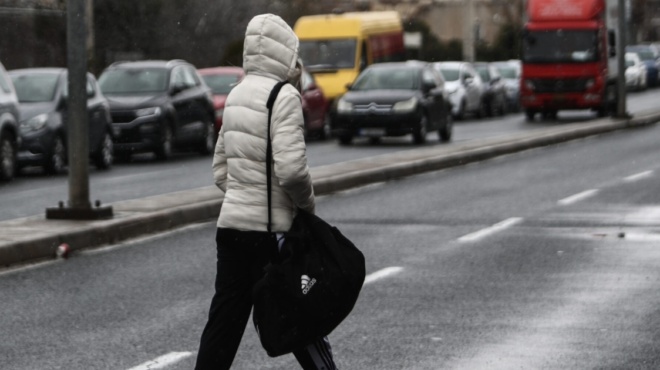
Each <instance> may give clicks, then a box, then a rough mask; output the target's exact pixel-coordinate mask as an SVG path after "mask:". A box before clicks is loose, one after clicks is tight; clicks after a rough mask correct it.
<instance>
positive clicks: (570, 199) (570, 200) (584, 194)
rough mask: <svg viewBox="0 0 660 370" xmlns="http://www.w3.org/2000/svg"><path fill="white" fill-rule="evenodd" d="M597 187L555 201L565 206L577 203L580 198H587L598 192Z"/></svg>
mask: <svg viewBox="0 0 660 370" xmlns="http://www.w3.org/2000/svg"><path fill="white" fill-rule="evenodd" d="M598 191H599V190H598V189H591V190H585V191H583V192H581V193H577V194H575V195H571V196H570V197H567V198H564V199H562V200H560V201H558V202H557V203H559V205H562V206H567V205H569V204H573V203H577V202H579V201H581V200H584V199H587V198H589V197H592V196H594V195H596V193H598Z"/></svg>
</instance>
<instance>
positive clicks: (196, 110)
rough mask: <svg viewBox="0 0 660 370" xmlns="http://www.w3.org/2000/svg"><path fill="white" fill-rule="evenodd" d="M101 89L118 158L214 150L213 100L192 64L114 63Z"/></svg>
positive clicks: (164, 155)
mask: <svg viewBox="0 0 660 370" xmlns="http://www.w3.org/2000/svg"><path fill="white" fill-rule="evenodd" d="M99 85H100V86H101V91H103V94H104V95H105V96H106V97H107V98H108V101H109V102H110V109H111V113H112V121H113V123H112V125H113V130H114V134H115V136H114V137H115V151H116V153H117V155H118V156H121V157H123V158H124V159H127V158H129V157H130V155H131V154H133V153H139V152H153V153H154V154H155V155H156V157H157V158H159V159H166V158H168V157H169V156H170V155H171V153H172V150H173V148H174V147H177V148H188V149H190V148H192V149H195V150H197V151H199V152H201V153H202V154H208V153H212V152H213V149H214V146H215V141H214V121H215V111H214V109H213V100H212V99H213V97H212V95H211V89H209V87H208V86H206V84H205V83H204V82H203V81H202V79H201V78H200V77H199V75H198V74H197V70H196V69H195V67H194V66H193V65H192V64H189V63H187V62H185V61H183V60H170V61H160V60H153V61H138V62H117V63H114V64H112V65H110V66H109V67H108V68H106V69H105V70H104V71H103V73H102V74H101V77H99Z"/></svg>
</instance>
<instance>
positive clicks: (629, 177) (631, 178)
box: [623, 171, 653, 182]
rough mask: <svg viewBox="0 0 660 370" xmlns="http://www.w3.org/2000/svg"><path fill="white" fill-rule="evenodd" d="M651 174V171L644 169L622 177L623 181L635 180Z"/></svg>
mask: <svg viewBox="0 0 660 370" xmlns="http://www.w3.org/2000/svg"><path fill="white" fill-rule="evenodd" d="M651 175H653V171H644V172H640V173H636V174H634V175H630V176H628V177H624V178H623V181H625V182H635V181H638V180H641V179H645V178H647V177H651Z"/></svg>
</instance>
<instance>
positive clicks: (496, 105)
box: [474, 63, 507, 116]
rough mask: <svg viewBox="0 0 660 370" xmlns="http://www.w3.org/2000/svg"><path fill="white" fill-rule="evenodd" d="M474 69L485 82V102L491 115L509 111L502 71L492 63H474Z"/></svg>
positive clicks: (503, 113)
mask: <svg viewBox="0 0 660 370" xmlns="http://www.w3.org/2000/svg"><path fill="white" fill-rule="evenodd" d="M474 69H475V70H476V71H477V73H479V77H481V81H483V83H484V85H483V86H484V94H483V97H482V99H483V104H485V106H486V112H488V114H489V115H491V116H495V115H501V116H503V115H505V114H506V111H507V101H506V86H505V84H504V81H502V77H501V76H500V72H499V71H498V69H497V68H495V66H494V65H491V64H490V63H474Z"/></svg>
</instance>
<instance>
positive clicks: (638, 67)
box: [625, 53, 647, 90]
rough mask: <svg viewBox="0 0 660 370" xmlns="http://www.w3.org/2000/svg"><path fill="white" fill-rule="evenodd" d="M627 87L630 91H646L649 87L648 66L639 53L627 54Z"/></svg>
mask: <svg viewBox="0 0 660 370" xmlns="http://www.w3.org/2000/svg"><path fill="white" fill-rule="evenodd" d="M625 75H626V87H627V88H628V89H630V90H644V89H646V86H647V81H646V77H647V73H646V64H644V62H643V61H642V59H641V58H640V57H639V55H638V54H637V53H626V72H625Z"/></svg>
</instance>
